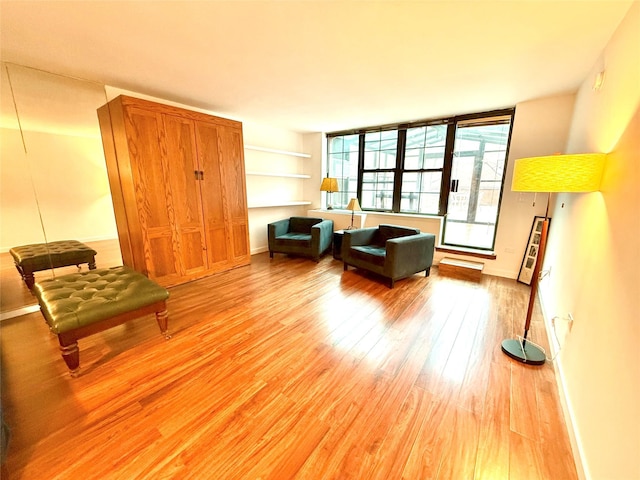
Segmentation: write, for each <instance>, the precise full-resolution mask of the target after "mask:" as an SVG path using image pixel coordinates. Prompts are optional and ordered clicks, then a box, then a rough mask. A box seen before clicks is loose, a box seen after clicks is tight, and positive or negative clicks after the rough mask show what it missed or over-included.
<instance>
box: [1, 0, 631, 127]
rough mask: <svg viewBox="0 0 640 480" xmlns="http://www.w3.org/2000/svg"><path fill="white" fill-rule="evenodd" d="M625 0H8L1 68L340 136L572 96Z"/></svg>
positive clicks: (3, 4)
mask: <svg viewBox="0 0 640 480" xmlns="http://www.w3.org/2000/svg"><path fill="white" fill-rule="evenodd" d="M636 1H637V0H636ZM631 3H632V1H631V0H625V1H617V0H609V1H595V0H593V1H592V0H587V1H579V0H557V1H543V0H528V1H525V0H522V1H516V0H513V1H504V0H503V1H487V0H474V1H460V0H448V1H433V0H432V1H421V2H420V1H414V2H404V1H312V0H309V1H257V2H256V1H239V0H236V1H177V2H176V1H162V2H159V1H155V2H152V1H107V2H103V1H83V2H65V1H45V2H25V1H20V2H10V1H5V0H2V1H1V3H0V8H1V10H0V31H1V37H0V43H1V47H2V52H1V54H2V60H3V61H6V62H12V63H17V64H21V65H26V66H30V67H36V68H39V69H43V70H46V71H50V72H55V73H59V74H65V75H70V76H74V77H79V78H84V79H89V80H94V81H98V82H101V83H105V84H107V85H111V86H114V87H119V88H123V89H127V90H132V91H136V92H140V93H145V94H148V95H153V96H156V97H160V98H164V99H167V100H172V101H176V102H181V103H184V104H187V105H192V106H194V107H199V108H204V109H207V110H211V111H214V112H217V113H219V114H222V115H228V116H231V117H234V118H239V119H242V120H245V121H257V122H263V123H268V124H271V125H273V126H278V127H284V128H289V129H293V130H296V131H335V130H341V129H347V128H357V127H365V126H369V125H379V124H386V123H393V122H400V121H410V120H418V119H426V118H437V117H440V116H445V115H452V114H459V113H471V112H476V111H484V110H491V109H496V108H503V107H509V106H513V105H515V104H516V103H517V102H522V101H526V100H531V99H535V98H539V97H544V96H548V95H553V94H561V93H566V92H572V91H575V90H576V89H577V88H578V86H579V85H580V84H581V83H582V82H583V81H584V79H585V77H586V75H587V74H588V72H589V71H590V70H591V68H592V67H593V66H594V64H596V62H598V61H601V58H600V57H601V53H602V49H603V48H604V46H605V45H606V43H607V42H608V40H609V39H610V37H611V35H612V34H613V32H614V30H615V29H616V28H617V26H618V24H619V23H620V21H621V20H622V18H623V17H624V15H625V14H626V12H627V10H628V9H629V7H630V5H631Z"/></svg>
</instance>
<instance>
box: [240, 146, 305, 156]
mask: <svg viewBox="0 0 640 480" xmlns="http://www.w3.org/2000/svg"><path fill="white" fill-rule="evenodd" d="M244 148H245V149H246V150H256V151H258V152H267V153H277V154H278V155H291V156H292V157H302V158H311V155H310V154H308V153H298V152H289V151H287V150H276V149H275V148H265V147H256V146H254V145H245V146H244Z"/></svg>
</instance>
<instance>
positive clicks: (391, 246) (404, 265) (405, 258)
mask: <svg viewBox="0 0 640 480" xmlns="http://www.w3.org/2000/svg"><path fill="white" fill-rule="evenodd" d="M435 243H436V236H435V235H433V234H431V233H418V234H416V235H409V236H406V237H397V238H391V239H389V240H387V243H386V250H387V258H386V261H385V266H384V270H385V275H386V276H388V277H390V278H392V279H395V278H402V277H405V276H408V275H412V274H413V273H416V272H420V271H422V270H427V269H428V268H430V267H431V264H432V263H433V253H434V250H435Z"/></svg>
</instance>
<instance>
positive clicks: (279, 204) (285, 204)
mask: <svg viewBox="0 0 640 480" xmlns="http://www.w3.org/2000/svg"><path fill="white" fill-rule="evenodd" d="M299 205H311V202H305V201H301V202H276V203H263V204H260V205H249V207H248V208H272V207H296V206H299Z"/></svg>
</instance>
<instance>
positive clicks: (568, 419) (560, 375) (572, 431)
mask: <svg viewBox="0 0 640 480" xmlns="http://www.w3.org/2000/svg"><path fill="white" fill-rule="evenodd" d="M538 299H539V300H540V307H541V310H542V319H543V321H544V327H545V331H546V332H547V340H548V342H549V345H550V348H551V352H550V354H551V356H554V355H556V353H557V350H556V348H555V343H554V342H555V338H553V335H552V329H553V325H552V323H551V319H552V318H553V316H552V315H550V313H549V312H548V311H547V308H546V307H545V304H544V298H543V295H542V291H541V290H540V288H539V287H538ZM553 371H554V372H555V377H556V386H557V387H558V397H559V398H560V405H561V407H562V413H563V414H564V421H565V423H566V425H567V433H568V434H569V442H570V443H571V450H572V452H573V458H574V460H575V462H576V472H577V474H578V478H579V479H580V480H590V479H591V475H590V474H589V472H588V468H587V462H586V459H585V456H584V448H583V446H582V441H581V440H580V432H579V431H578V428H577V422H576V419H575V415H574V413H573V408H571V399H570V398H569V395H568V393H567V389H566V387H565V386H566V382H565V377H564V371H563V369H562V364H561V363H560V361H559V358H558V359H556V360H555V361H554V362H553Z"/></svg>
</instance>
